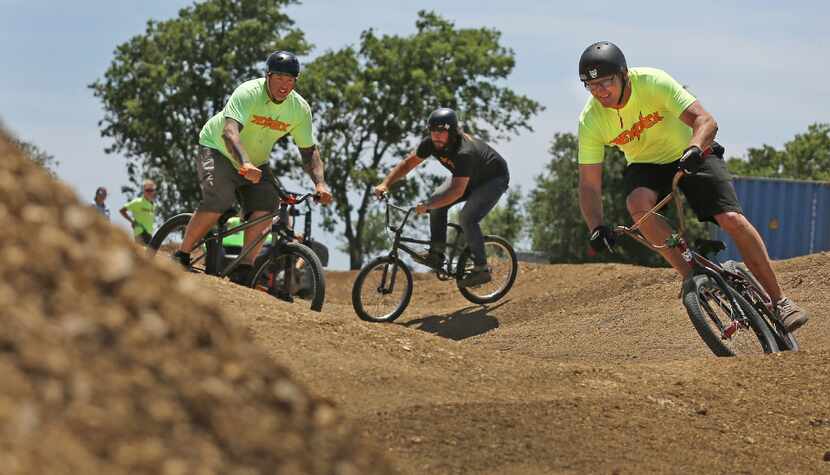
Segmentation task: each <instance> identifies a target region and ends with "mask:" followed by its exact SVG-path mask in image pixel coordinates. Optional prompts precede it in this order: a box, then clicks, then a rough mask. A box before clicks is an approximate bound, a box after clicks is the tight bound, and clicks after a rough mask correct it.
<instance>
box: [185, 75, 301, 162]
mask: <svg viewBox="0 0 830 475" xmlns="http://www.w3.org/2000/svg"><path fill="white" fill-rule="evenodd" d="M225 117H230V118H231V119H233V120H235V121H237V122H239V123H240V124H242V131H241V132H240V133H239V137H240V140H241V142H242V147H244V148H245V152H246V153H247V154H248V160H250V161H251V163H252V164H254V165H255V166H259V165H262V164H263V163H266V162H268V157H270V156H271V150H272V149H273V148H274V144H275V143H276V142H277V140H279V139H280V138H282V137H283V136H284V135H286V134H291V137H292V138H293V139H294V143H295V144H297V146H298V147H300V148H308V147H311V146H312V145H314V144H316V143H317V140H316V139H315V137H314V127H313V125H312V123H311V107H309V105H308V103H307V102H306V101H305V99H303V98H302V96H300V95H299V94H298V93H297V91H291V93H290V94H288V97H286V98H285V100H284V101H282V102H281V103H279V104H277V103H275V102H274V101H272V100H271V98H270V97H268V93H267V92H266V90H265V78H259V79H253V80H251V81H247V82H244V83H242V84H241V85H240V86H239V87H237V88H236V90H234V91H233V94H231V97H230V99H228V103H227V104H226V105H225V108H224V109H222V110H221V111H219V112H218V113H217V114H216V115H214V116H213V117H211V118H210V120H208V121H207V123H206V124H205V125H204V127H202V131H201V132H200V133H199V144H200V145H203V146H205V147H210V148H213V149H216V150H218V151H219V152H221V153H222V155H224V156H225V157H227V158H228V160H230V161H231V163H232V164H233V166H234V168H239V165H238V163H237V161H236V159H234V158H233V155H231V153H230V152H228V149H227V147H225V141H224V140H223V139H222V130H223V128H224V127H225Z"/></svg>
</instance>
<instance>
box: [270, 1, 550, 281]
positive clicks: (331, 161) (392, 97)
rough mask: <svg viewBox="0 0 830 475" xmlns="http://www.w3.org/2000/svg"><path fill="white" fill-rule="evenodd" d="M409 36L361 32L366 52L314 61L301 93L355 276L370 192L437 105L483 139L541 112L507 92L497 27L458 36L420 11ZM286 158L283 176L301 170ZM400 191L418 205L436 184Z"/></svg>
mask: <svg viewBox="0 0 830 475" xmlns="http://www.w3.org/2000/svg"><path fill="white" fill-rule="evenodd" d="M415 26H416V32H415V33H414V34H411V35H408V36H394V35H378V34H377V33H375V31H374V30H371V29H370V30H367V31H364V32H363V33H362V34H361V37H360V45H359V47H357V48H355V47H347V48H344V49H341V50H339V51H330V52H327V53H325V54H323V55H321V56H320V57H318V58H317V59H315V60H314V61H313V62H312V63H310V64H309V65H308V66H307V68H306V70H305V73H304V74H303V77H302V78H301V81H300V83H299V85H298V88H299V89H300V91H301V93H302V94H303V95H304V96H305V97H306V98H307V99H309V103H310V104H311V107H312V109H313V111H314V119H315V123H316V127H317V131H318V140H319V142H320V144H321V148H322V156H323V159H324V161H325V162H326V180H327V182H328V183H329V185H330V186H331V189H332V193H333V195H334V199H335V204H334V206H332V207H331V208H329V209H325V210H324V211H323V212H324V218H325V219H324V225H325V226H326V227H327V229H328V230H329V231H334V230H335V229H336V228H337V226H338V224H339V225H340V226H341V230H342V231H341V232H342V236H343V238H344V241H345V243H344V244H345V245H346V248H347V249H348V253H349V260H350V266H351V268H353V269H354V268H359V267H360V266H361V265H362V263H363V260H364V258H365V256H366V255H367V252H368V251H370V249H369V248H367V243H370V242H372V239H374V238H373V237H371V236H368V235H367V232H369V231H370V229H371V230H377V229H380V227H378V226H374V225H371V226H370V225H369V224H368V222H369V221H370V216H371V214H370V213H371V212H372V211H371V210H372V209H373V207H374V206H376V205H375V203H373V201H372V200H371V188H372V186H374V185H376V184H377V183H379V182H380V180H381V179H382V178H383V176H385V174H386V173H387V172H388V171H389V170H390V169H391V167H392V166H394V165H395V164H396V163H397V161H398V160H399V159H400V158H402V157H404V156H405V155H406V154H407V153H409V152H410V151H411V150H412V148H413V147H414V145H415V144H416V140H417V139H419V138H420V137H421V136H422V133H423V130H424V125H425V120H426V117H427V116H428V115H429V113H430V112H431V111H432V110H434V109H436V108H438V107H441V106H443V107H452V108H454V109H455V110H457V111H458V112H459V114H460V115H461V118H462V120H463V122H464V126H465V129H466V130H468V131H470V132H472V133H473V134H475V135H477V136H479V137H481V138H482V139H484V140H498V139H506V138H508V137H510V136H511V135H513V134H515V133H516V132H518V131H519V130H520V129H525V130H532V129H531V127H530V125H529V120H530V118H531V117H532V116H533V115H535V114H536V113H538V112H539V111H540V110H542V107H541V106H540V105H539V104H538V103H537V102H535V101H533V100H531V99H529V98H527V97H525V96H522V95H519V94H517V93H515V92H514V91H512V90H511V89H509V88H507V87H505V86H503V85H502V84H503V81H504V79H506V78H507V77H508V76H509V75H510V73H511V71H512V70H513V67H514V64H515V61H514V57H513V56H514V55H513V51H512V50H510V49H508V48H505V47H503V46H501V44H500V36H501V35H500V33H499V32H498V31H496V30H493V29H488V28H480V29H458V28H455V26H454V25H453V23H452V22H450V21H447V20H445V19H443V18H442V17H440V16H438V15H437V14H435V13H431V12H424V11H421V12H419V13H418V19H417V21H416V23H415ZM296 160H297V158H296V156H295V157H294V162H293V163H292V162H291V161H289V160H281V161H280V165H281V166H282V167H285V169H286V170H294V171H295V173H296V171H297V170H299V169H298V167H296ZM413 175H416V179H409V180H404V181H402V182H401V183H400V185H398V186H396V188H395V189H394V190H393V193H394V195H395V199H396V200H397V201H399V202H405V203H407V202H411V201H413V200H414V198H415V197H417V196H419V195H421V194H422V193H423V191H424V190H425V189H427V188H430V187H433V186H435V184H436V183H437V178H436V177H433V176H429V175H428V174H419V173H415V174H413Z"/></svg>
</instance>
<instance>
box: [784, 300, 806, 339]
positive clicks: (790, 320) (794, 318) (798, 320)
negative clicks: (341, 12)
mask: <svg viewBox="0 0 830 475" xmlns="http://www.w3.org/2000/svg"><path fill="white" fill-rule="evenodd" d="M775 313H777V314H778V319H779V320H781V323H782V324H783V325H784V328H786V329H787V331H788V332H793V331H796V330H797V329H799V328H800V327H801V326H802V325H804V324H805V323H807V320H809V318H810V317H808V316H807V312H805V311H804V310H802V309H801V307H799V306H798V305H796V304H795V303H793V301H792V300H790V299H788V298H786V297H785V298H783V299H781V300H779V301H778V302H777V303H776V304H775Z"/></svg>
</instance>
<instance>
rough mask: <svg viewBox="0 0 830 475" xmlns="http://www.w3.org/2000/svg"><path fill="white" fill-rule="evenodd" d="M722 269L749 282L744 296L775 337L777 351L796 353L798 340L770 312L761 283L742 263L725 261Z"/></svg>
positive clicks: (767, 296) (768, 299)
mask: <svg viewBox="0 0 830 475" xmlns="http://www.w3.org/2000/svg"><path fill="white" fill-rule="evenodd" d="M723 268H724V269H726V270H729V271H731V272H735V273H738V274H741V275H743V276H744V278H746V279H747V280H748V281H749V285H747V286H746V287H747V288H746V290H745V292H744V295H745V296H746V300H747V301H748V302H749V303H750V304H751V305H752V306H753V307H754V308H755V310H756V311H757V312H758V315H760V316H761V318H762V319H763V320H764V321H765V322H766V323H767V325H768V326H769V328H770V330H771V331H772V335H773V336H774V337H775V342H776V343H777V344H778V349H780V350H781V351H798V340H796V338H795V335H794V334H793V333H792V332H788V331H787V329H786V328H784V325H782V324H781V322H780V321H779V320H778V318H776V317H775V315H773V313H772V310H771V309H770V308H769V307H768V306H767V302H771V299H770V298H769V295H767V293H766V291H765V290H764V288H763V287H762V286H761V283H760V282H758V279H756V278H755V276H754V275H753V274H752V272H751V271H750V270H749V268H748V267H747V266H746V264H744V263H743V262H735V261H726V262H724V263H723Z"/></svg>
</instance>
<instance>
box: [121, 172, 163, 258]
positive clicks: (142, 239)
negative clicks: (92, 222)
mask: <svg viewBox="0 0 830 475" xmlns="http://www.w3.org/2000/svg"><path fill="white" fill-rule="evenodd" d="M155 199H156V184H155V182H154V181H153V180H144V184H143V193H142V194H141V196H139V197H138V198H136V199H134V200H132V201H130V202H129V203H127V204H125V205H124V206H122V207H121V209H120V210H119V212H120V213H121V216H123V217H124V219H126V220H127V221H129V222H130V226H132V228H133V236H135V241H136V242H137V243H139V244H143V245H147V244H149V243H150V238H152V237H153V223H154V222H155V220H156V205H155V203H154V201H155ZM128 212H129V214H128Z"/></svg>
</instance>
